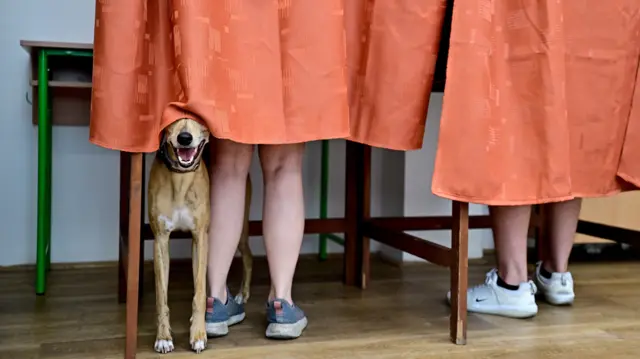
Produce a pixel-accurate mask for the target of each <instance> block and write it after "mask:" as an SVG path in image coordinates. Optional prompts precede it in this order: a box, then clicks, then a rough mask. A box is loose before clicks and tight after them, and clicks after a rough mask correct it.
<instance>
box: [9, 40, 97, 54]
mask: <svg viewBox="0 0 640 359" xmlns="http://www.w3.org/2000/svg"><path fill="white" fill-rule="evenodd" d="M20 46H22V47H23V48H24V49H25V50H27V51H28V52H32V51H33V50H34V49H61V50H93V44H88V43H81V42H60V41H33V40H20Z"/></svg>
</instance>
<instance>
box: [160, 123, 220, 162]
mask: <svg viewBox="0 0 640 359" xmlns="http://www.w3.org/2000/svg"><path fill="white" fill-rule="evenodd" d="M207 142H209V130H208V129H207V128H206V127H205V126H203V125H201V124H200V123H199V122H197V121H195V120H191V119H188V118H183V119H180V120H178V121H176V122H174V123H172V124H171V125H169V126H167V127H166V128H165V129H164V133H163V136H162V143H161V144H160V150H161V151H162V152H163V155H164V157H165V163H166V164H167V166H170V167H171V168H170V169H171V170H174V171H178V172H189V171H192V170H195V169H196V168H198V165H199V164H200V160H201V158H202V150H203V148H204V145H206V144H207Z"/></svg>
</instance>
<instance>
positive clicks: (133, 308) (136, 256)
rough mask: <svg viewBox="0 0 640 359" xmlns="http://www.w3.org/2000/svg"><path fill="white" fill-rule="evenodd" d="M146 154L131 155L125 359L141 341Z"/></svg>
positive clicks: (134, 350)
mask: <svg viewBox="0 0 640 359" xmlns="http://www.w3.org/2000/svg"><path fill="white" fill-rule="evenodd" d="M143 156H144V154H143V153H133V154H131V172H130V182H129V194H130V196H129V198H128V202H129V204H128V205H129V218H128V224H129V226H128V227H129V228H128V232H127V234H128V239H129V240H128V241H127V242H128V246H127V247H128V250H127V251H126V263H127V271H126V281H127V319H126V330H125V333H126V334H125V336H126V340H125V342H126V344H125V359H134V358H135V356H136V348H137V341H138V299H139V298H138V295H139V290H140V288H139V276H140V264H141V263H140V254H141V250H140V246H141V238H140V234H141V225H142V223H141V220H142V198H143V196H142V191H143V187H144V183H143V179H144V176H143V172H144V168H143V163H144V161H143Z"/></svg>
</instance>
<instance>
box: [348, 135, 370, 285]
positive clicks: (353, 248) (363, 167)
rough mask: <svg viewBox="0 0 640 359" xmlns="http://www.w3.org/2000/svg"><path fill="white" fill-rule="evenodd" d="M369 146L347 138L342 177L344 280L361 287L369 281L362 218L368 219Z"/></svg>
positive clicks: (367, 256)
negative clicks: (344, 167) (344, 173)
mask: <svg viewBox="0 0 640 359" xmlns="http://www.w3.org/2000/svg"><path fill="white" fill-rule="evenodd" d="M370 173H371V147H370V146H365V145H362V144H360V143H356V142H351V141H347V153H346V179H345V182H346V183H345V195H346V197H345V220H346V231H345V244H344V271H343V273H344V279H343V280H344V283H345V284H346V285H351V286H356V287H359V288H362V289H365V288H366V287H367V284H368V282H369V257H370V255H369V238H367V237H365V235H364V221H366V220H369V218H370V210H369V202H370V201H369V198H370Z"/></svg>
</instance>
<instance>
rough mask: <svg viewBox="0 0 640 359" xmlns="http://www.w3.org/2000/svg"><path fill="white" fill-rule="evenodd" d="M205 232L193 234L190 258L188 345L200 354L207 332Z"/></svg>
mask: <svg viewBox="0 0 640 359" xmlns="http://www.w3.org/2000/svg"><path fill="white" fill-rule="evenodd" d="M208 244H209V237H208V236H207V231H206V230H202V231H199V232H198V233H196V232H195V231H194V233H193V242H192V256H191V259H192V261H193V288H194V291H195V294H194V296H193V305H192V314H191V329H190V331H189V333H190V334H189V343H190V344H191V349H193V350H194V351H195V352H196V353H200V352H201V351H203V350H204V349H205V348H206V347H207V332H206V326H205V321H204V317H205V311H206V306H207V297H206V290H207V278H206V275H207V255H208V252H207V251H208V247H209V245H208Z"/></svg>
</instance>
